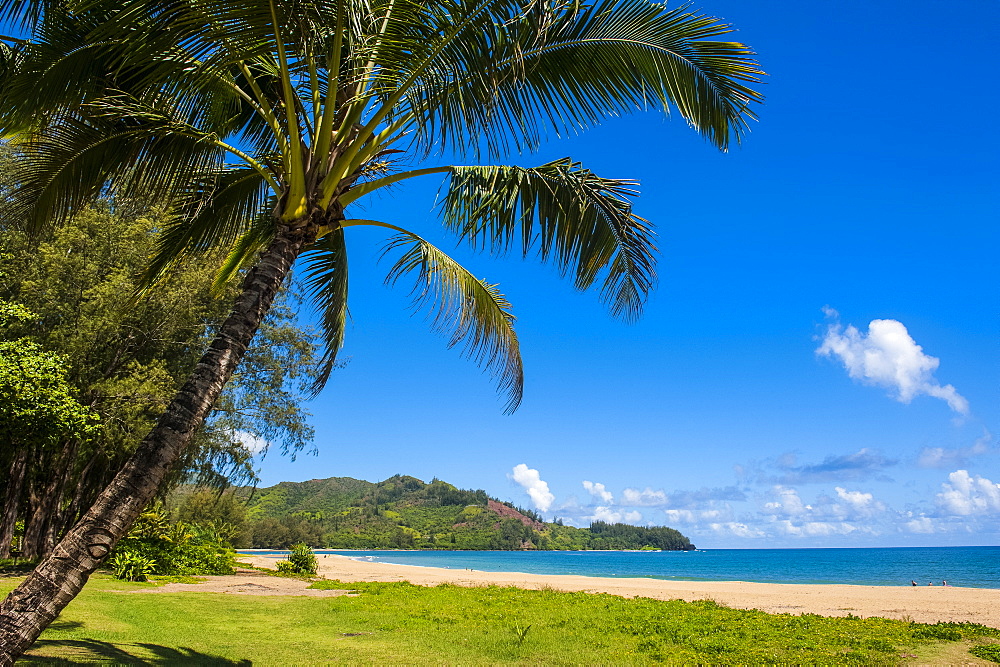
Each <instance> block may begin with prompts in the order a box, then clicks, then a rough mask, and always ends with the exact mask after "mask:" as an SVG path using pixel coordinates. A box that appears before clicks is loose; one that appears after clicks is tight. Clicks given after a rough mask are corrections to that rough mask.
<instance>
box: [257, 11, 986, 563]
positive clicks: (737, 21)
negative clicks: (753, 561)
mask: <svg viewBox="0 0 1000 667" xmlns="http://www.w3.org/2000/svg"><path fill="white" fill-rule="evenodd" d="M699 6H700V7H703V9H704V11H706V12H707V13H711V14H713V15H716V16H720V17H723V18H725V19H726V20H728V21H730V22H732V23H733V24H734V25H735V26H737V27H738V28H739V29H740V32H739V33H738V35H737V39H739V40H741V41H744V42H746V43H748V44H750V45H751V46H752V47H754V49H755V50H756V51H757V52H758V54H759V59H760V61H761V63H762V65H763V67H764V69H765V70H766V71H767V72H768V74H769V77H768V79H767V84H766V85H765V86H764V88H763V90H764V93H765V94H766V96H767V100H766V102H765V104H764V105H763V106H761V107H759V109H758V111H759V115H760V122H758V123H755V124H754V126H753V131H752V133H751V134H750V135H749V137H748V138H747V140H746V141H745V142H744V145H743V146H742V147H739V148H736V149H735V150H733V151H731V152H730V153H727V154H721V153H718V152H716V151H715V150H714V149H712V148H711V147H710V146H709V145H708V144H707V143H705V142H704V141H703V140H701V139H700V138H698V137H697V136H696V135H694V133H692V132H691V131H690V130H689V129H688V128H687V127H686V126H685V124H684V122H683V121H682V120H680V119H679V118H673V119H664V118H663V117H662V116H660V115H658V114H655V113H648V114H638V115H634V116H629V117H625V118H620V119H614V120H612V121H609V122H606V123H605V124H604V125H602V126H600V127H598V128H594V129H593V130H591V131H589V132H587V133H585V134H583V135H581V136H579V137H572V138H566V139H558V138H553V139H552V141H550V142H549V143H548V144H546V145H545V146H544V147H543V149H542V150H541V151H539V153H538V154H535V155H519V156H512V157H511V159H510V162H513V163H518V164H523V165H531V164H540V163H542V162H544V161H547V160H550V159H553V158H556V157H562V156H565V155H571V156H572V157H574V158H575V159H577V160H580V161H582V162H583V163H584V164H585V165H586V166H588V167H590V168H591V169H593V170H594V171H596V172H597V173H599V174H601V175H604V176H610V177H620V178H636V179H639V180H640V181H641V190H642V196H641V199H640V200H639V201H638V203H637V206H636V210H637V213H638V214H639V215H642V216H644V217H646V218H648V219H650V220H651V221H653V222H654V223H655V224H656V226H657V230H658V234H659V246H660V249H661V251H662V258H661V263H660V268H659V287H658V289H657V291H656V294H655V296H654V297H653V299H652V300H651V301H650V303H649V304H648V307H647V310H646V313H645V316H644V317H643V319H642V320H641V321H640V322H639V323H638V324H635V325H631V326H627V325H624V324H622V323H620V322H617V321H615V320H613V319H611V318H610V317H609V316H608V314H607V312H606V310H605V309H604V308H603V306H602V305H601V304H600V302H599V300H598V298H597V295H596V294H593V293H583V294H580V293H576V292H574V291H573V289H572V287H571V286H570V285H569V284H568V283H567V282H566V281H563V280H561V279H560V278H559V277H558V275H557V274H556V272H555V271H554V270H553V269H552V268H551V267H544V266H539V265H537V264H535V263H532V262H526V261H522V260H520V259H516V258H506V259H499V260H498V259H493V258H490V257H487V256H483V255H475V254H472V253H469V252H467V251H465V250H464V249H454V250H453V248H454V242H453V241H452V240H449V239H448V237H447V236H445V235H443V234H442V233H440V232H439V231H437V229H436V225H437V218H436V215H435V212H434V210H433V204H434V198H435V194H436V192H437V187H438V185H439V181H438V180H436V178H433V177H431V178H429V179H428V180H427V181H425V182H421V183H412V184H408V185H407V186H406V187H404V188H400V189H398V190H397V191H396V192H395V193H394V194H393V196H392V197H391V198H390V197H382V198H379V199H376V200H374V201H372V202H370V203H369V204H368V205H367V206H366V210H365V212H364V216H365V217H371V218H375V219H379V220H384V221H387V222H393V223H396V224H401V225H403V226H407V227H410V228H412V229H414V230H415V231H418V232H420V233H423V234H425V235H426V236H427V237H429V238H430V239H432V240H435V241H436V242H438V243H439V244H440V245H442V246H443V247H444V248H445V249H447V250H448V251H449V252H451V254H452V255H453V256H455V257H456V258H458V259H460V260H462V261H463V262H465V263H466V265H467V266H468V267H470V268H471V269H472V270H473V271H474V272H475V273H476V274H477V275H478V276H479V277H482V278H485V279H487V280H489V281H490V282H498V283H500V286H501V289H502V290H503V292H504V293H505V294H506V295H507V296H508V297H509V299H510V300H511V302H512V303H513V304H514V309H515V310H514V312H515V314H516V315H517V317H518V320H517V327H518V334H519V337H520V341H521V347H522V353H523V356H524V362H525V369H526V373H527V383H526V391H525V399H524V402H523V404H522V406H521V408H520V409H519V410H518V411H517V412H516V413H515V414H514V415H512V416H505V415H503V402H502V400H501V399H499V398H498V397H497V396H496V394H495V392H494V389H493V385H492V383H491V381H490V379H489V377H488V376H486V375H484V374H483V373H482V372H481V371H480V370H479V369H477V368H476V366H475V365H474V364H472V363H470V362H468V361H467V360H464V359H462V358H460V356H459V355H458V353H457V352H456V351H450V350H447V349H446V347H445V342H444V341H443V340H442V339H441V338H440V337H439V336H436V335H434V334H432V333H430V332H429V331H428V326H427V322H426V320H425V319H424V318H423V317H422V316H421V315H416V316H413V315H411V313H410V310H409V309H408V305H407V304H408V301H407V295H406V292H405V290H403V289H398V288H397V289H389V288H387V287H385V286H383V284H382V280H383V277H384V273H385V271H386V270H387V269H388V265H387V264H385V263H383V264H382V265H379V264H378V263H377V257H378V252H379V248H380V247H381V244H382V242H383V240H384V237H383V236H382V235H381V234H379V233H377V232H376V231H373V230H370V229H360V230H359V229H357V228H355V229H352V230H350V231H351V232H352V234H351V236H350V237H349V239H348V241H349V243H350V251H351V261H352V267H351V269H352V272H353V273H352V278H351V279H352V283H351V290H352V292H351V298H350V307H351V314H352V321H351V323H350V325H349V330H348V338H347V344H346V347H345V349H344V358H345V359H348V363H347V365H346V366H345V368H343V369H341V370H339V371H337V372H335V374H334V375H333V378H332V379H331V382H330V384H329V386H328V387H327V388H326V390H325V391H324V392H323V393H322V395H321V396H320V397H319V398H318V399H316V400H315V401H314V402H313V403H312V404H311V405H310V406H309V409H310V410H311V412H312V413H313V415H314V419H313V423H314V424H315V427H316V445H317V448H318V454H317V455H316V456H309V455H303V456H299V457H298V458H297V460H295V461H294V462H293V461H290V460H288V459H285V458H282V457H280V456H279V455H278V453H277V452H276V451H274V452H271V453H270V454H269V455H268V456H267V457H266V458H265V459H264V461H263V463H262V466H261V477H262V480H263V483H264V485H269V484H273V483H276V482H278V481H282V480H291V481H298V480H305V479H312V478H323V477H331V476H349V477H357V478H362V479H368V480H373V481H374V480H381V479H384V478H386V477H389V476H391V475H393V474H395V473H403V474H409V475H414V476H416V477H420V478H422V479H425V480H430V479H431V478H432V477H435V476H436V477H439V478H441V479H444V480H446V481H448V482H451V483H453V484H455V485H457V486H460V487H463V488H483V489H486V490H487V491H488V492H489V493H490V494H492V495H495V496H498V497H500V498H503V499H507V500H511V501H513V502H515V503H517V504H519V505H522V506H525V507H533V508H535V509H537V510H539V511H540V512H541V513H542V514H543V515H545V516H546V517H547V518H552V517H554V516H559V517H563V518H565V519H566V520H567V522H570V523H574V524H576V525H586V524H587V523H588V522H589V521H590V520H591V519H593V518H603V519H610V520H623V521H630V522H633V523H637V524H643V525H644V524H649V523H651V524H657V525H663V524H666V525H670V526H673V527H675V528H677V529H679V530H681V531H682V532H683V533H685V534H686V535H688V536H690V537H691V539H692V540H693V541H694V542H695V543H696V544H697V545H698V546H699V547H703V548H731V547H747V548H760V547H824V546H897V545H900V546H902V545H929V546H934V545H978V544H986V545H989V544H998V543H1000V542H998V540H1000V448H998V445H997V435H998V434H1000V419H998V418H1000V410H998V406H1000V401H998V398H1000V396H998V386H997V378H998V373H997V371H998V361H1000V354H998V345H997V342H998V333H1000V327H998V313H1000V308H998V306H1000V304H998V298H997V277H996V268H995V267H996V265H997V263H996V253H997V249H998V248H1000V243H998V241H1000V239H998V236H1000V233H998V231H997V224H996V223H997V220H998V206H997V185H996V183H997V172H998V170H997V157H996V156H997V155H998V152H1000V151H998V149H1000V145H998V144H1000V133H998V132H997V131H996V127H995V124H994V122H993V116H994V115H995V110H996V108H997V107H998V102H1000V99H998V93H997V87H996V86H995V85H993V83H992V82H995V80H996V72H995V70H994V63H995V44H996V39H997V36H998V35H997V28H996V26H998V25H1000V8H998V5H997V4H996V3H994V2H992V1H987V0H971V1H968V2H963V3H959V4H957V5H956V4H949V5H944V4H942V3H940V2H930V1H928V0H918V1H915V2H905V3H904V2H897V1H895V0H893V1H883V2H878V3H872V2H860V1H853V0H852V1H848V2H839V3H789V2H778V1H777V0H769V1H756V2H745V1H744V2H736V1H735V0H712V2H708V0H706V1H705V3H704V5H699ZM873 321H875V323H874V324H873V325H872V326H871V328H870V323H872V322H873Z"/></svg>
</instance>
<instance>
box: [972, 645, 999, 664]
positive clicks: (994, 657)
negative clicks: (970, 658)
mask: <svg viewBox="0 0 1000 667" xmlns="http://www.w3.org/2000/svg"><path fill="white" fill-rule="evenodd" d="M969 653H971V654H972V655H974V656H976V657H977V658H982V659H983V660H989V661H991V662H995V663H997V664H1000V643H996V644H978V645H976V646H973V647H972V648H971V649H969Z"/></svg>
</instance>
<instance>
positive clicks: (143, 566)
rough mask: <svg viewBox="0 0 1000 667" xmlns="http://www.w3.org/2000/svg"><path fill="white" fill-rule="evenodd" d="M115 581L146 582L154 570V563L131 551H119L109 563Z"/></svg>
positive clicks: (150, 559)
mask: <svg viewBox="0 0 1000 667" xmlns="http://www.w3.org/2000/svg"><path fill="white" fill-rule="evenodd" d="M111 569H112V571H113V572H114V575H115V578H116V579H121V580H123V581H148V580H149V575H151V574H153V572H154V571H155V569H156V561H155V560H153V559H152V558H145V557H143V556H140V555H139V554H137V553H135V552H131V551H119V552H118V553H117V554H115V557H114V559H113V560H112V561H111Z"/></svg>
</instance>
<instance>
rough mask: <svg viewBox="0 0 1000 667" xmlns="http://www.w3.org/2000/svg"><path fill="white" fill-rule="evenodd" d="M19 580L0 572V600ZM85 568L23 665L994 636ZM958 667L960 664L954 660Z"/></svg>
mask: <svg viewBox="0 0 1000 667" xmlns="http://www.w3.org/2000/svg"><path fill="white" fill-rule="evenodd" d="M18 580H19V579H18V578H15V577H6V578H2V579H0V594H5V593H6V592H7V591H8V590H9V589H11V588H13V586H14V585H15V584H16V583H17V581H18ZM150 586H152V584H130V583H124V582H119V581H115V580H113V579H111V578H110V577H108V576H107V575H97V576H95V577H94V578H93V579H92V580H91V582H90V583H89V584H88V585H87V587H86V589H85V590H84V591H83V593H81V594H80V596H79V597H78V598H77V599H76V600H74V601H73V602H72V603H71V604H70V606H69V607H68V608H67V609H66V610H65V612H64V613H63V615H62V616H60V618H59V619H57V620H56V622H55V623H53V625H52V626H51V627H50V628H49V630H47V631H46V632H45V633H44V634H43V635H42V638H41V639H40V640H39V642H38V644H37V645H36V646H35V648H34V649H33V650H32V651H31V653H30V658H29V659H28V660H26V661H25V664H60V663H65V662H77V661H79V662H111V663H126V664H129V663H132V664H135V663H145V664H174V663H178V664H179V663H186V664H201V665H233V664H251V663H253V664H265V665H268V664H270V665H286V664H314V663H351V664H353V663H381V664H386V663H389V664H491V663H512V664H539V665H561V664H639V665H642V664H655V663H663V662H669V663H702V664H737V663H739V664H775V663H777V664H789V663H798V664H804V663H810V664H864V665H875V664H899V663H906V662H920V663H923V664H928V663H940V664H946V663H952V664H954V663H955V662H965V661H974V660H975V658H973V656H972V655H970V654H969V653H968V650H969V648H970V647H973V648H975V647H977V646H978V647H979V648H978V649H977V652H980V653H985V655H984V657H986V655H989V653H990V652H991V651H993V650H994V649H995V648H997V647H1000V644H997V643H995V642H997V641H1000V631H997V630H991V629H988V628H983V627H982V626H972V625H952V624H938V625H923V624H914V623H907V622H905V621H889V620H883V619H856V618H839V619H836V618H823V617H820V616H814V615H803V616H792V615H787V614H781V615H771V614H765V613H763V612H757V611H742V610H734V609H728V608H725V607H720V606H718V605H716V604H714V603H713V602H711V601H703V602H693V603H685V602H663V601H657V600H648V599H636V600H625V599H622V598H618V597H614V596H610V595H593V594H587V593H563V592H557V591H551V590H544V591H526V590H521V589H516V588H496V587H491V588H478V589H469V588H461V587H456V586H447V585H446V586H439V587H436V588H423V587H417V586H411V585H409V584H405V583H392V584H340V583H339V582H326V581H324V582H319V583H318V584H317V585H316V586H317V587H328V588H349V589H352V590H356V591H357V592H358V593H359V595H357V596H356V597H347V596H343V597H335V598H307V597H250V596H240V595H226V594H217V593H197V592H192V593H171V594H156V595H144V594H134V593H136V592H137V591H141V590H143V589H144V588H149V587H150ZM967 664H968V663H967Z"/></svg>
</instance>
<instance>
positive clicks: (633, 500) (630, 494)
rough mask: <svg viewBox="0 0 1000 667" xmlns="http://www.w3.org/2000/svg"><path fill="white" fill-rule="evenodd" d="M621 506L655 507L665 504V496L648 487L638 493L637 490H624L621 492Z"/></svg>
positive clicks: (660, 491)
mask: <svg viewBox="0 0 1000 667" xmlns="http://www.w3.org/2000/svg"><path fill="white" fill-rule="evenodd" d="M621 504H622V505H636V506H639V507H657V506H662V505H666V504H667V494H666V493H664V492H663V491H662V490H659V491H654V490H653V489H651V488H649V487H648V486H647V487H646V488H645V489H643V490H642V491H640V490H639V489H625V490H624V491H622V500H621Z"/></svg>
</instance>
